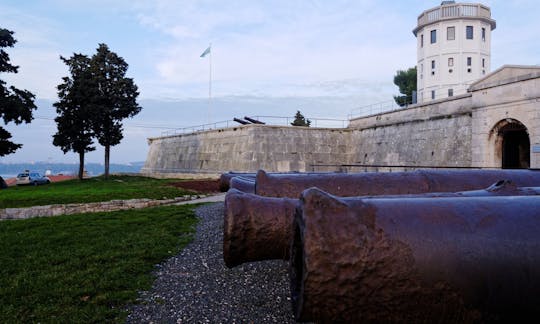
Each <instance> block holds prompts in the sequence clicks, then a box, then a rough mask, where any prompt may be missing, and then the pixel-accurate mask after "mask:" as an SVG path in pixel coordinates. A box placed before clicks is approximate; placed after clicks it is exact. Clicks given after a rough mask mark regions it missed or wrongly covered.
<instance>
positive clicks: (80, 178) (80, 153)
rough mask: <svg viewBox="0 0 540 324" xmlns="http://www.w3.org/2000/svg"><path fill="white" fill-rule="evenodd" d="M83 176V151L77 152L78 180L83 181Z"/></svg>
mask: <svg viewBox="0 0 540 324" xmlns="http://www.w3.org/2000/svg"><path fill="white" fill-rule="evenodd" d="M83 174H84V151H82V152H79V180H82V179H83Z"/></svg>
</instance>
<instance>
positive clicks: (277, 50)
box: [139, 1, 415, 97]
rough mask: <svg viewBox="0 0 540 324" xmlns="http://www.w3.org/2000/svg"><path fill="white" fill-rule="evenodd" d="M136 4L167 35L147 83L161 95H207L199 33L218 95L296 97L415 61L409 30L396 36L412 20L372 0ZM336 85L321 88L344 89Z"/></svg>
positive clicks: (389, 73) (388, 76)
mask: <svg viewBox="0 0 540 324" xmlns="http://www.w3.org/2000/svg"><path fill="white" fill-rule="evenodd" d="M347 7H350V8H347ZM390 8H391V7H390ZM139 10H142V11H143V12H141V13H139V20H140V22H141V23H142V24H144V25H145V26H147V27H150V28H155V29H156V30H158V31H159V32H161V33H163V34H166V35H168V36H170V37H171V41H170V43H168V44H165V45H164V46H162V47H161V48H159V49H156V50H155V57H156V59H157V62H156V63H155V69H156V71H157V73H158V75H159V77H157V78H154V79H153V80H152V81H151V82H149V83H150V84H151V87H152V88H153V89H160V92H161V95H164V96H174V94H175V93H176V95H177V97H185V96H188V97H189V96H195V97H202V96H205V95H206V93H207V83H208V64H207V60H208V58H205V59H201V58H199V55H200V53H201V52H202V51H203V50H204V49H205V48H206V46H207V43H206V42H204V40H206V41H208V42H210V41H212V44H213V48H212V52H213V56H212V64H213V67H212V68H213V71H212V72H213V82H214V86H215V87H214V91H215V95H216V96H219V95H231V94H235V95H250V94H253V93H256V94H257V95H270V96H271V95H274V96H276V95H277V96H283V95H287V96H289V95H292V96H294V95H298V96H302V95H307V94H310V93H312V90H313V88H311V89H310V88H305V89H303V88H302V85H304V84H310V83H317V82H339V80H343V79H345V80H348V79H351V78H361V79H363V80H364V81H366V82H367V81H369V80H376V81H378V82H380V81H383V80H385V81H386V82H389V83H390V84H391V80H392V78H393V74H394V73H395V71H396V70H397V69H399V68H405V67H409V66H413V65H414V64H415V57H414V56H415V42H414V39H413V36H412V34H410V33H409V32H408V31H407V32H406V33H407V38H406V40H404V38H400V37H396V36H395V35H394V33H395V31H396V30H403V27H404V26H405V27H406V28H407V30H408V29H411V28H412V27H411V26H406V24H407V22H405V21H403V20H402V19H398V18H400V16H399V15H400V13H399V12H398V11H397V9H396V10H394V11H393V10H389V7H385V6H380V4H379V3H378V2H375V1H355V2H350V1H341V2H339V3H332V4H329V3H328V2H322V1H321V2H319V1H312V2H289V1H287V2H285V1H278V2H275V3H273V5H271V6H268V5H267V6H263V5H262V4H261V3H260V2H242V1H237V2H233V3H232V4H229V2H227V3H226V4H222V3H217V2H212V5H211V4H209V3H208V2H202V5H201V4H200V2H197V5H195V3H194V2H190V1H188V2H182V4H181V5H180V4H178V3H177V2H173V1H159V2H157V4H155V5H149V4H147V5H146V6H142V7H140V8H139ZM375 17H376V19H375ZM409 34H410V35H409ZM201 40H203V41H201ZM396 53H400V54H403V55H396ZM405 53H409V54H408V55H405ZM337 89H338V88H334V89H333V90H332V91H331V93H319V95H321V96H323V95H329V94H332V95H348V93H342V94H340V93H339V91H337Z"/></svg>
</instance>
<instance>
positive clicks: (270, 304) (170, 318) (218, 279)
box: [127, 203, 294, 323]
mask: <svg viewBox="0 0 540 324" xmlns="http://www.w3.org/2000/svg"><path fill="white" fill-rule="evenodd" d="M197 215H198V216H199V218H200V222H199V225H198V226H197V234H196V237H195V239H194V241H193V242H192V243H191V244H190V245H188V246H187V247H186V248H185V249H184V250H183V251H182V252H181V253H180V254H179V255H177V256H175V257H172V258H170V259H169V260H167V261H166V262H165V263H164V264H161V265H158V266H157V270H156V276H157V279H156V281H155V282H154V285H153V287H152V289H151V290H150V291H145V292H141V294H140V300H141V303H140V304H139V305H136V306H134V307H133V308H131V309H130V310H129V311H130V315H129V316H128V318H127V322H128V323H149V322H158V323H237V322H242V323H294V318H293V315H292V311H291V302H290V297H289V295H290V291H289V276H288V270H287V263H286V262H283V261H265V262H255V263H249V264H244V265H241V266H238V267H236V268H233V269H228V268H227V267H226V266H225V264H224V262H223V252H222V240H223V203H214V204H209V205H204V206H201V207H199V208H198V209H197Z"/></svg>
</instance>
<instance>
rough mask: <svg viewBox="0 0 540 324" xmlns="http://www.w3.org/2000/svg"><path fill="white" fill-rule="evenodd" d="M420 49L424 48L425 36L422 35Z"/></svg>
mask: <svg viewBox="0 0 540 324" xmlns="http://www.w3.org/2000/svg"><path fill="white" fill-rule="evenodd" d="M420 47H424V34H422V35H420Z"/></svg>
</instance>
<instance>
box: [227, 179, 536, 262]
mask: <svg viewBox="0 0 540 324" xmlns="http://www.w3.org/2000/svg"><path fill="white" fill-rule="evenodd" d="M235 179H236V178H235ZM520 195H521V196H525V195H540V187H523V188H518V187H516V186H515V185H514V184H512V183H511V182H509V181H499V182H497V183H495V184H493V185H492V186H490V187H489V188H487V189H483V190H474V191H464V192H456V193H448V192H442V193H426V194H416V195H392V196H382V197H385V198H395V199H399V198H418V197H420V198H428V197H429V198H440V197H455V198H459V197H475V196H520ZM380 197H381V196H375V197H373V198H380ZM360 198H369V197H360ZM297 204H298V199H292V198H275V197H262V196H258V195H254V194H250V193H247V192H246V191H241V190H234V189H231V190H229V192H228V193H227V195H226V196H225V211H224V227H223V259H224V261H225V264H226V265H227V266H228V267H234V266H237V265H240V264H242V263H245V262H253V261H262V260H270V259H283V260H288V259H289V252H290V251H289V244H290V242H291V241H292V238H293V236H292V229H291V228H292V223H293V219H294V213H295V210H296V206H297Z"/></svg>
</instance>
